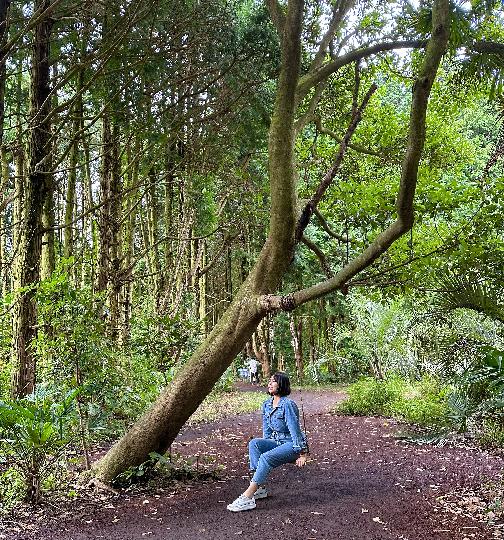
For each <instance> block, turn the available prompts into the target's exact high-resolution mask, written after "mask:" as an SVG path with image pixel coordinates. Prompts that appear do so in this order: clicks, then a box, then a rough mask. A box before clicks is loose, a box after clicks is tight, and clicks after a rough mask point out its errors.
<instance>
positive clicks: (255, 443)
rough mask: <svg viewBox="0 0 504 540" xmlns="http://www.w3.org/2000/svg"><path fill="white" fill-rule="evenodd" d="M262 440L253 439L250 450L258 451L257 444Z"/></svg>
mask: <svg viewBox="0 0 504 540" xmlns="http://www.w3.org/2000/svg"><path fill="white" fill-rule="evenodd" d="M259 440H260V439H251V440H250V441H249V443H248V447H249V450H252V449H253V450H257V449H258V444H257V442H258V441H259Z"/></svg>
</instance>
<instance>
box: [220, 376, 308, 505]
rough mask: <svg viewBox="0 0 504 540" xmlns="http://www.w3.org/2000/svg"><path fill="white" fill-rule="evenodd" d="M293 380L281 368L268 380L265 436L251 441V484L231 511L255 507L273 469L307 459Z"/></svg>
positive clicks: (300, 465) (264, 417) (263, 414)
mask: <svg viewBox="0 0 504 540" xmlns="http://www.w3.org/2000/svg"><path fill="white" fill-rule="evenodd" d="M290 392H291V389H290V381H289V377H287V375H286V374H285V373H282V372H280V371H278V372H277V373H275V374H274V375H273V376H272V377H271V379H270V380H269V382H268V394H269V395H270V396H271V397H270V398H269V399H267V400H266V401H265V402H264V403H263V406H262V418H263V438H262V439H252V440H251V441H250V443H249V457H250V470H251V471H252V472H253V473H254V475H253V477H252V481H251V482H250V485H249V487H248V488H247V489H246V491H245V492H244V493H242V495H240V496H239V497H238V498H237V499H236V500H235V501H233V502H232V503H231V504H228V506H227V509H228V510H231V512H242V511H243V510H253V509H254V508H255V507H256V503H255V501H256V499H263V498H264V497H267V496H268V492H267V490H266V487H265V486H264V483H265V481H266V478H267V477H268V475H269V473H270V472H271V470H272V469H273V468H275V467H279V466H280V465H284V464H285V463H292V462H293V461H295V462H296V465H297V466H298V467H303V466H304V465H305V463H306V460H307V453H308V446H307V443H306V436H305V435H304V433H303V432H302V431H301V428H300V426H299V410H298V407H297V405H296V404H295V403H294V401H292V400H291V399H289V398H288V397H287V396H288V395H289V394H290Z"/></svg>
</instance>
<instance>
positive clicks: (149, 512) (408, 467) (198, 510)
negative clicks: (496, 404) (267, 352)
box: [0, 391, 504, 540]
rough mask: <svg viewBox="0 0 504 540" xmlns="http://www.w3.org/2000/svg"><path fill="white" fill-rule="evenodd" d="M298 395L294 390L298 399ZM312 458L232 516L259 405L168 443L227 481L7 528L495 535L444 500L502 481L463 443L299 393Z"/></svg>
mask: <svg viewBox="0 0 504 540" xmlns="http://www.w3.org/2000/svg"><path fill="white" fill-rule="evenodd" d="M292 397H293V398H294V399H295V400H296V401H297V402H298V404H299V402H300V400H299V393H294V394H293V396H292ZM302 397H303V404H304V409H305V413H306V423H307V429H308V431H309V439H310V445H311V452H312V458H313V461H312V462H311V463H310V464H309V465H308V466H306V467H305V468H303V469H298V468H296V467H294V466H291V465H289V466H285V467H282V468H280V469H277V470H275V471H274V472H273V474H272V477H271V481H270V483H269V490H270V493H271V497H268V498H267V499H263V500H260V501H258V503H257V509H256V510H254V511H249V512H242V513H238V514H233V513H231V512H229V511H227V510H226V504H227V503H229V502H230V501H232V500H233V499H234V498H235V497H236V496H237V495H238V494H240V493H241V492H242V491H243V489H244V488H245V486H246V484H247V466H246V454H245V452H246V443H247V441H248V439H249V438H251V437H253V436H257V435H258V434H259V425H260V415H259V413H254V414H247V415H240V416H237V417H232V418H228V419H226V420H223V421H220V422H215V423H212V424H208V425H205V426H201V427H198V428H195V429H188V430H186V431H185V432H183V433H181V435H180V436H179V438H178V439H177V441H176V442H175V443H174V445H173V450H174V451H177V452H180V453H182V454H184V455H187V456H195V455H200V454H206V455H209V456H213V458H215V461H216V463H219V464H222V466H223V467H224V470H223V472H222V475H221V479H220V480H212V481H208V482H206V483H199V484H190V485H182V486H180V487H179V488H178V489H176V490H173V489H159V490H157V491H155V492H151V493H149V494H148V495H146V494H143V495H139V496H131V495H130V496H127V495H124V494H122V495H120V496H118V497H117V498H116V500H110V499H109V500H108V501H107V502H106V503H104V504H103V506H102V507H99V508H97V507H94V508H92V509H90V508H88V509H87V510H86V509H84V510H79V511H78V510H77V508H76V511H75V512H74V513H73V514H72V515H71V516H68V517H67V519H66V520H62V519H61V518H60V519H59V520H58V521H57V522H56V524H55V525H54V524H50V523H48V524H47V525H45V526H43V527H42V529H41V530H39V531H38V532H36V533H35V531H34V532H32V533H30V532H28V531H26V532H23V533H20V532H18V533H12V534H9V533H8V532H7V531H5V532H3V534H0V538H9V539H15V540H28V539H30V540H31V539H34V538H37V539H38V540H49V539H50V540H91V539H93V540H94V539H102V538H104V539H107V540H136V539H139V540H140V539H145V538H159V539H164V540H185V539H202V540H206V539H208V540H210V539H216V540H221V539H222V540H224V539H226V540H229V539H230V538H241V537H243V538H245V537H246V538H247V539H251V540H256V539H257V540H259V539H261V540H270V539H271V540H273V539H277V538H285V539H287V540H340V539H341V540H392V539H394V540H396V539H397V540H399V539H402V540H433V539H439V540H466V539H467V540H472V539H477V540H490V539H496V538H500V537H499V536H498V533H496V532H495V529H494V530H493V531H492V530H490V529H489V528H488V527H487V526H486V525H484V524H482V523H479V522H476V521H474V520H472V519H471V518H469V517H464V516H462V515H457V514H455V513H452V512H449V511H447V510H446V509H444V508H442V507H440V505H439V504H438V503H437V502H436V499H437V498H438V497H439V496H441V495H444V494H446V493H448V492H450V491H451V490H453V489H455V488H457V487H458V488H464V487H471V486H475V485H478V484H479V483H481V482H482V481H486V480H487V479H496V478H497V477H498V476H500V474H501V473H502V472H503V471H504V463H503V461H502V459H500V458H496V457H495V456H490V455H488V454H487V453H485V452H481V451H477V450H473V449H469V448H457V447H448V446H445V447H434V446H421V447H419V446H411V445H406V444H404V443H401V442H399V441H397V440H396V439H395V438H394V437H393V434H394V433H395V431H397V426H396V425H395V423H393V422H391V421H388V420H385V419H382V418H357V417H338V416H335V415H333V414H330V413H329V409H330V408H331V407H332V406H333V405H334V403H335V402H337V401H339V400H340V399H341V397H342V395H341V394H338V393H335V392H311V391H310V392H303V394H302Z"/></svg>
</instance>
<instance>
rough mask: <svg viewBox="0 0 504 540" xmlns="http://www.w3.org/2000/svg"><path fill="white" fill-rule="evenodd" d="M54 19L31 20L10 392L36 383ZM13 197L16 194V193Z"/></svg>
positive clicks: (41, 7)
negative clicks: (37, 297)
mask: <svg viewBox="0 0 504 540" xmlns="http://www.w3.org/2000/svg"><path fill="white" fill-rule="evenodd" d="M51 4H52V2H51V0H36V1H35V3H34V10H35V12H36V13H39V14H43V13H46V14H47V13H49V12H50V10H51V7H52V6H51ZM52 25H53V21H52V19H51V17H50V16H45V17H41V20H40V22H39V23H38V24H37V25H36V26H35V30H34V37H33V45H32V62H31V73H30V75H31V84H30V115H29V116H30V121H29V125H30V127H29V138H28V172H27V177H26V182H25V186H24V193H23V194H22V200H23V206H22V213H21V216H20V220H21V227H20V228H19V230H20V237H19V239H18V251H17V254H16V262H15V274H16V283H17V285H18V286H19V287H20V288H21V290H20V292H19V293H18V296H17V299H16V302H15V308H14V316H13V356H14V361H15V366H16V370H15V381H14V384H13V393H14V395H15V396H24V395H26V394H29V393H30V392H32V391H33V389H34V387H35V354H34V350H33V348H31V347H30V345H31V343H32V341H33V339H34V337H35V335H36V324H37V315H36V306H35V301H34V294H35V291H34V286H35V285H36V284H37V283H38V281H39V279H40V261H41V256H42V236H43V234H44V230H43V225H42V214H43V209H44V205H45V204H46V200H47V196H48V193H49V191H50V190H49V182H50V177H51V173H52V171H51V170H50V167H49V159H50V147H51V120H50V115H49V112H50V109H51V102H50V99H49V93H50V87H49V80H50V73H49V68H50V58H49V55H50V39H51V29H52ZM16 197H21V194H19V193H16Z"/></svg>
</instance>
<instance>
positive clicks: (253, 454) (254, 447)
mask: <svg viewBox="0 0 504 540" xmlns="http://www.w3.org/2000/svg"><path fill="white" fill-rule="evenodd" d="M277 446H278V444H277V442H276V441H274V440H273V439H252V440H251V441H250V442H249V464H250V470H251V471H255V470H256V469H257V463H258V462H259V458H260V457H261V455H262V454H264V452H267V451H268V450H272V449H273V448H276V447H277Z"/></svg>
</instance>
